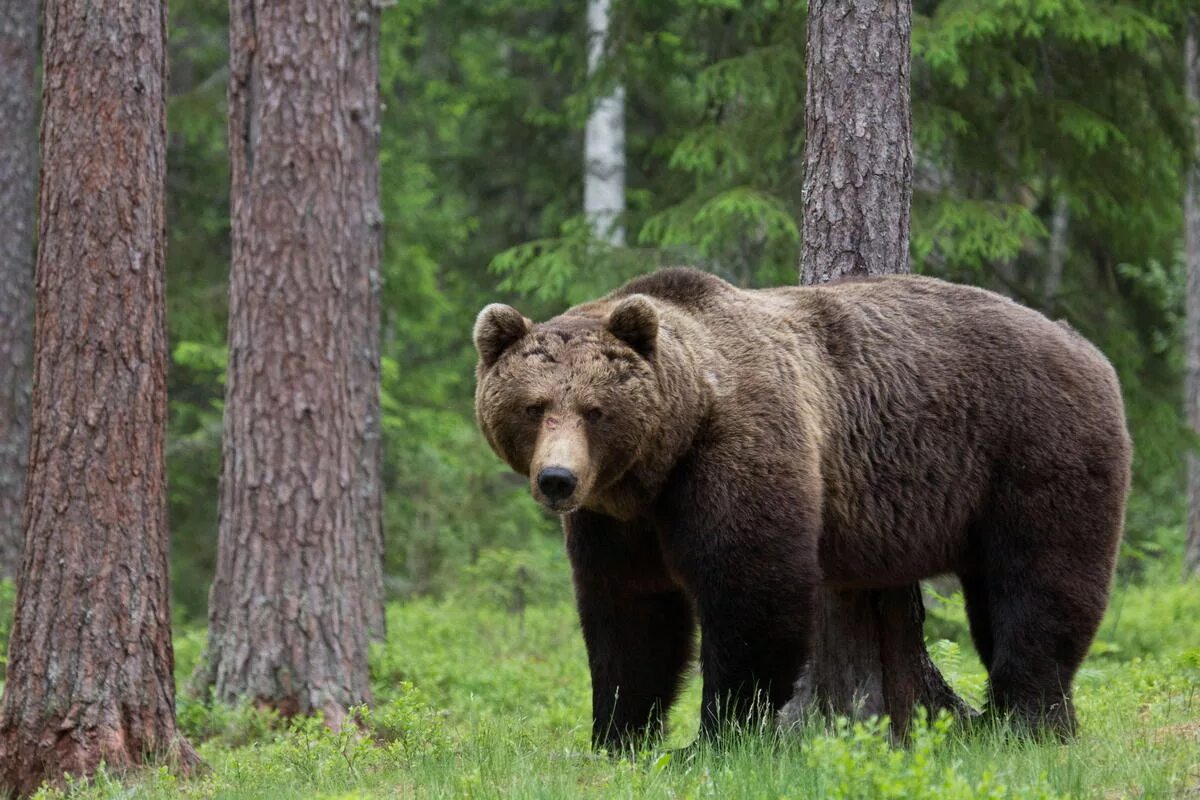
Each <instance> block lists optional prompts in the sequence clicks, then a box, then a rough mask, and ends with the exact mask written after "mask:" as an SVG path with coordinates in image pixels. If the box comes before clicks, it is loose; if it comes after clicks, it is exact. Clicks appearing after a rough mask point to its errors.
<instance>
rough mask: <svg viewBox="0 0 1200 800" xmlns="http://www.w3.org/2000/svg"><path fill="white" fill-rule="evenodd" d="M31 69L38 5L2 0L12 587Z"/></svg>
mask: <svg viewBox="0 0 1200 800" xmlns="http://www.w3.org/2000/svg"><path fill="white" fill-rule="evenodd" d="M36 69H37V3H34V2H30V0H0V578H14V579H15V578H16V577H17V571H18V569H19V568H20V566H21V539H22V531H21V497H22V495H21V487H22V485H23V484H24V482H25V456H26V448H27V446H28V439H29V380H30V377H31V375H32V369H31V367H30V356H31V350H32V349H33V219H34V200H35V197H36V195H35V192H36V191H37V184H36V180H37V97H36V96H35V94H34V73H35V71H36Z"/></svg>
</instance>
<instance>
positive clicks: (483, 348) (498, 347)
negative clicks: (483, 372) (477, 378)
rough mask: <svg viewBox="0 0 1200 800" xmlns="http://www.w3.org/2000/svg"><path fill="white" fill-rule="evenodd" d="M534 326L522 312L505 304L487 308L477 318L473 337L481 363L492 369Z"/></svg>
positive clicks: (496, 304)
mask: <svg viewBox="0 0 1200 800" xmlns="http://www.w3.org/2000/svg"><path fill="white" fill-rule="evenodd" d="M532 329H533V324H532V323H531V322H530V321H529V320H527V319H526V318H525V317H523V316H521V312H520V311H517V310H516V309H515V308H513V307H512V306H506V305H504V304H503V303H492V304H491V305H489V306H486V307H485V308H484V309H483V311H480V312H479V316H478V317H476V318H475V330H474V332H473V333H472V337H473V338H474V340H475V349H476V350H477V351H478V352H479V363H481V364H483V366H485V367H490V366H491V365H492V364H495V363H496V361H498V360H499V359H500V356H502V355H504V351H505V350H507V349H508V348H510V347H512V346H513V345H514V344H515V343H516V342H517V341H518V340H520V339H522V338H524V337H525V335H526V334H528V333H529V331H530V330H532Z"/></svg>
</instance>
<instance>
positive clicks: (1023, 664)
mask: <svg viewBox="0 0 1200 800" xmlns="http://www.w3.org/2000/svg"><path fill="white" fill-rule="evenodd" d="M1078 485H1079V484H1078V483H1074V484H1071V483H1059V484H1058V485H1053V484H1044V485H1041V486H1038V487H1033V488H1026V489H1025V490H1024V492H1022V493H1021V494H1020V496H1019V497H1015V498H1014V499H1013V501H1011V502H1010V503H1008V504H1007V508H1006V510H1007V511H1008V512H1009V513H1007V514H1005V515H1004V516H1002V517H1001V518H1000V519H1001V520H1002V522H1001V524H999V525H998V526H997V529H996V530H994V531H993V532H992V535H991V536H990V537H989V539H988V541H987V543H986V545H985V547H986V554H985V572H984V580H985V581H986V586H987V609H988V614H989V617H990V622H991V625H990V629H991V636H992V658H991V664H990V665H989V670H988V672H989V676H988V677H989V688H988V710H989V711H990V712H991V713H995V714H1000V715H1004V716H1010V717H1012V718H1014V720H1015V721H1016V722H1018V723H1020V724H1022V725H1027V726H1029V727H1031V728H1034V729H1037V730H1044V731H1049V732H1051V733H1054V734H1056V735H1058V736H1060V737H1063V738H1065V737H1068V736H1070V735H1072V734H1073V733H1074V732H1075V729H1076V725H1077V723H1076V719H1075V711H1074V708H1073V705H1072V700H1071V684H1072V681H1073V680H1074V678H1075V673H1076V671H1077V670H1078V669H1079V665H1080V664H1081V663H1082V662H1083V659H1084V656H1085V655H1086V654H1087V650H1088V647H1089V646H1090V645H1091V642H1092V639H1093V637H1094V636H1095V635H1096V630H1097V629H1098V628H1099V626H1100V620H1101V618H1102V617H1103V616H1104V610H1105V607H1106V606H1107V603H1108V593H1109V585H1110V582H1111V579H1112V570H1113V563H1114V558H1115V550H1116V542H1117V539H1118V538H1119V536H1120V530H1121V516H1122V506H1121V502H1120V498H1121V496H1122V495H1121V494H1119V493H1116V492H1114V493H1113V494H1112V495H1110V496H1108V497H1105V496H1103V495H1100V496H1097V495H1096V494H1095V493H1093V492H1080V491H1079V490H1078V489H1077V488H1076V487H1077V486H1078ZM1015 494H1016V492H1015V491H1014V495H1015ZM1114 498H1115V499H1114ZM1002 508H1003V506H1002Z"/></svg>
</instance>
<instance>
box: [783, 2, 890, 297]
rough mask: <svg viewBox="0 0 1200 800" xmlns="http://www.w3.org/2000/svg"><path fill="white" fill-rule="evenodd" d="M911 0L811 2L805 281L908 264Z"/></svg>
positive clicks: (878, 272)
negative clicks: (909, 0)
mask: <svg viewBox="0 0 1200 800" xmlns="http://www.w3.org/2000/svg"><path fill="white" fill-rule="evenodd" d="M911 31H912V5H911V2H908V0H879V1H878V2H877V1H876V0H814V1H813V2H810V3H809V6H808V51H807V56H806V58H807V69H808V86H807V90H806V92H805V100H804V102H805V120H804V124H805V142H804V188H803V202H804V249H803V252H802V254H801V261H800V282H801V283H802V284H814V283H827V282H828V281H830V280H833V279H835V278H841V277H845V276H867V275H881V274H885V273H890V272H908V271H909V266H908V232H909V206H910V205H911V202H912V115H911V111H910V103H909V85H908V84H909V50H910V45H909V42H910V38H911Z"/></svg>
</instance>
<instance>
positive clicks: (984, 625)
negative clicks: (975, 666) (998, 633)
mask: <svg viewBox="0 0 1200 800" xmlns="http://www.w3.org/2000/svg"><path fill="white" fill-rule="evenodd" d="M958 580H959V583H961V584H962V590H963V599H964V600H965V601H966V606H967V622H968V623H969V624H970V627H971V641H973V642H974V643H975V652H977V653H978V654H979V660H980V662H981V663H982V664H983V667H984V669H986V670H989V671H990V670H991V668H992V653H993V652H994V645H993V642H992V615H991V610H990V608H989V606H988V591H987V580H986V579H985V578H984V577H983V576H982V575H965V574H964V575H959V576H958Z"/></svg>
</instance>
